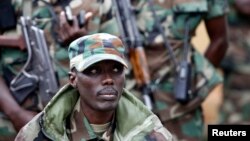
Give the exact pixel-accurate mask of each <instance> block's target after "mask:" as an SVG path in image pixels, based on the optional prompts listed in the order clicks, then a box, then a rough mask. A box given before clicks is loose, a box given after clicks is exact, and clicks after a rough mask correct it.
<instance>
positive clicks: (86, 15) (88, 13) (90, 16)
mask: <svg viewBox="0 0 250 141" xmlns="http://www.w3.org/2000/svg"><path fill="white" fill-rule="evenodd" d="M92 17H93V13H92V12H87V13H86V14H85V20H86V21H88V20H90V19H91V18H92Z"/></svg>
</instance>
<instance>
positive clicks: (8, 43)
mask: <svg viewBox="0 0 250 141" xmlns="http://www.w3.org/2000/svg"><path fill="white" fill-rule="evenodd" d="M8 2H9V3H8V5H6V4H5V3H3V2H1V3H0V6H2V7H1V8H2V9H3V12H1V15H3V16H5V15H4V12H10V11H11V12H13V13H12V14H13V15H9V17H8V15H7V16H6V17H7V20H6V19H1V25H2V24H3V22H4V20H5V21H7V22H10V21H8V20H10V19H14V20H15V21H16V23H15V24H17V22H18V20H19V17H20V16H29V17H33V18H34V19H35V20H34V21H35V22H36V23H37V26H39V27H40V28H43V29H46V30H45V33H46V39H47V41H48V43H49V45H50V47H49V49H50V50H49V51H50V55H51V56H53V61H54V64H55V66H57V72H58V75H59V79H60V84H61V85H63V84H65V83H66V79H67V78H68V69H65V68H67V67H68V62H67V61H64V60H65V59H67V58H68V57H67V51H66V50H67V48H65V49H64V50H63V48H62V49H61V48H59V47H58V46H59V44H56V42H52V40H53V34H52V33H51V32H48V30H47V29H49V27H50V26H49V23H50V22H47V23H48V24H47V23H46V22H43V21H42V20H41V18H43V20H44V19H46V17H42V16H41V15H45V16H48V13H46V11H43V10H39V9H40V8H41V7H44V6H45V5H44V3H39V4H37V5H35V3H34V2H32V1H31V0H25V1H23V0H13V1H8ZM4 4H5V5H4ZM6 6H9V7H10V9H7V10H10V11H6ZM52 6H53V5H52ZM4 10H5V11H4ZM51 10H53V9H51ZM32 12H33V13H32ZM5 14H6V13H5ZM32 14H33V15H32ZM10 16H13V17H10ZM37 16H38V17H39V16H40V19H38V18H36V17H37ZM45 21H48V18H47V19H46V20H45ZM58 22H59V21H58ZM0 31H1V35H0V39H1V43H0V44H1V53H0V57H1V59H0V74H1V76H0V87H1V94H0V110H1V113H0V140H4V141H6V140H11V141H12V140H13V138H14V137H15V135H16V131H19V129H20V128H21V127H22V126H23V125H25V124H26V123H27V122H28V121H29V120H31V118H32V117H33V116H35V115H36V114H37V113H38V112H40V111H41V110H42V109H43V107H44V105H42V103H41V100H40V97H39V96H38V95H31V96H29V98H27V100H25V102H23V103H22V104H21V105H19V104H18V103H17V102H16V100H15V99H14V98H13V96H12V94H11V92H10V89H9V85H10V82H11V80H12V79H13V78H14V77H15V76H16V75H17V74H18V73H19V72H20V70H21V69H22V67H23V66H24V64H25V63H26V59H27V55H28V54H27V51H26V49H24V48H25V46H26V45H25V42H24V40H23V38H22V37H21V35H22V33H21V29H20V25H14V26H12V27H11V28H8V29H6V30H2V29H1V30H0ZM78 36H80V35H78ZM64 37H65V36H64ZM75 38H76V37H75ZM64 40H66V39H64ZM67 40H69V39H68V38H67ZM55 48H56V49H57V50H55ZM60 49H61V50H60ZM55 52H56V54H59V55H54V54H55ZM55 56H57V57H55ZM58 56H59V57H58ZM63 65H65V66H66V67H64V66H63Z"/></svg>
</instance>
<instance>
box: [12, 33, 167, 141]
mask: <svg viewBox="0 0 250 141" xmlns="http://www.w3.org/2000/svg"><path fill="white" fill-rule="evenodd" d="M124 51H125V49H124V46H123V44H122V42H121V40H120V39H119V40H118V38H117V37H115V36H113V35H109V34H106V33H102V34H94V35H90V36H84V37H81V38H78V39H77V40H75V41H74V42H72V43H71V44H70V46H69V58H70V68H71V69H72V68H75V69H76V70H77V71H78V72H82V71H84V70H86V69H88V68H89V67H90V66H91V65H93V64H95V63H97V62H100V61H104V60H113V61H116V62H119V63H121V64H123V65H124V66H125V67H127V65H126V62H125V60H124V59H125V57H124V55H123V54H124ZM123 75H124V74H123ZM111 79H113V78H111ZM114 83H116V82H115V80H114ZM81 84H82V85H85V86H82V87H86V88H88V87H89V86H90V85H89V84H87V83H84V84H83V83H81ZM97 85H98V87H99V86H100V85H102V84H100V85H99V84H97ZM111 85H113V86H114V87H116V86H117V85H116V84H111ZM111 85H110V86H111ZM98 87H96V88H98ZM103 87H109V85H105V86H103ZM119 87H123V86H122V85H121V86H119ZM81 92H82V91H80V90H79V91H78V89H77V88H74V87H72V86H71V84H66V85H65V86H64V87H63V88H62V89H60V90H59V92H58V93H57V94H56V96H54V97H53V99H52V100H51V101H50V102H49V104H48V105H47V106H46V107H45V109H44V110H43V111H42V113H41V114H39V115H38V116H36V117H35V118H34V119H33V120H31V121H30V122H29V123H28V124H27V125H26V126H24V127H23V128H22V130H21V131H20V132H19V133H18V135H17V137H16V140H19V141H21V140H24V141H26V140H36V139H39V140H44V139H48V140H56V141H67V140H72V138H71V137H72V134H74V133H79V132H80V133H79V134H80V135H81V139H80V140H105V141H118V140H121V141H142V140H149V138H154V139H153V140H155V141H157V140H161V141H171V140H172V136H171V134H170V133H169V131H168V130H167V129H166V128H164V126H163V125H162V124H161V122H160V120H159V118H158V117H157V116H156V115H155V114H154V113H152V112H151V111H150V110H149V109H148V108H147V107H146V106H145V105H144V104H143V103H142V102H141V101H140V100H138V99H137V98H136V97H135V96H133V95H132V94H131V93H130V92H129V91H127V90H126V89H123V90H122V92H121V93H122V94H121V98H120V99H119V102H118V104H117V107H116V109H114V110H115V112H114V113H115V114H114V116H113V119H112V120H111V121H110V123H108V125H109V126H108V128H107V129H106V130H104V131H102V132H101V133H100V134H98V133H99V132H98V131H96V130H94V128H93V125H91V124H90V123H89V121H88V118H89V117H88V118H87V117H86V116H85V114H84V113H83V112H82V111H84V110H82V109H81V108H87V107H86V106H84V107H83V106H82V104H83V103H80V102H83V101H82V97H83V95H85V94H86V93H81ZM119 95H120V94H119ZM104 101H105V100H104ZM80 105H81V106H80ZM97 111H98V110H97ZM93 116H95V115H93ZM135 116H136V118H135ZM76 118H81V119H82V120H81V121H83V122H82V124H81V123H78V122H77V123H76ZM90 118H91V117H90ZM99 118H102V117H101V116H100V117H99ZM76 124H80V125H82V126H80V127H78V126H76ZM77 131H78V132H77Z"/></svg>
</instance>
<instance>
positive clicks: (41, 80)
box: [10, 17, 59, 106]
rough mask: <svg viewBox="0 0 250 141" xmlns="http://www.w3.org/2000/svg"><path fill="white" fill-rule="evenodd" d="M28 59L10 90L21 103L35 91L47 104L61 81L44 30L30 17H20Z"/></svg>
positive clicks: (12, 82) (43, 102) (44, 103)
mask: <svg viewBox="0 0 250 141" xmlns="http://www.w3.org/2000/svg"><path fill="white" fill-rule="evenodd" d="M20 22H21V27H22V33H23V37H24V39H25V43H26V48H27V51H28V59H27V61H26V63H25V65H24V67H23V68H22V70H21V72H20V73H19V74H18V75H17V76H16V77H15V78H14V79H13V80H12V81H11V84H10V90H11V92H12V94H13V96H14V98H15V99H16V100H17V102H18V103H19V104H21V103H22V102H24V100H25V99H26V98H27V97H28V96H29V95H31V94H33V93H34V92H38V94H39V95H40V96H41V99H42V104H43V105H44V106H45V105H46V104H47V103H48V101H49V100H50V99H51V98H52V97H53V96H54V94H55V93H56V92H57V90H58V87H59V85H58V84H59V83H58V80H57V79H56V75H55V70H54V68H53V65H52V61H51V58H50V55H49V52H48V47H47V44H46V41H45V37H44V32H43V30H41V29H39V28H37V27H36V26H34V25H33V23H32V21H31V20H30V19H29V18H24V17H21V18H20Z"/></svg>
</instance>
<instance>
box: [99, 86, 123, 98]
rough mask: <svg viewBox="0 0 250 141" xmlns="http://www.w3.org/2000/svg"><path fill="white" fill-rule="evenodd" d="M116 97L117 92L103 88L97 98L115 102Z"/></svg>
mask: <svg viewBox="0 0 250 141" xmlns="http://www.w3.org/2000/svg"><path fill="white" fill-rule="evenodd" d="M117 96H118V92H117V91H116V90H115V89H114V88H112V87H109V88H104V89H103V90H101V91H100V92H98V97H100V98H101V99H104V100H115V99H117Z"/></svg>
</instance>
